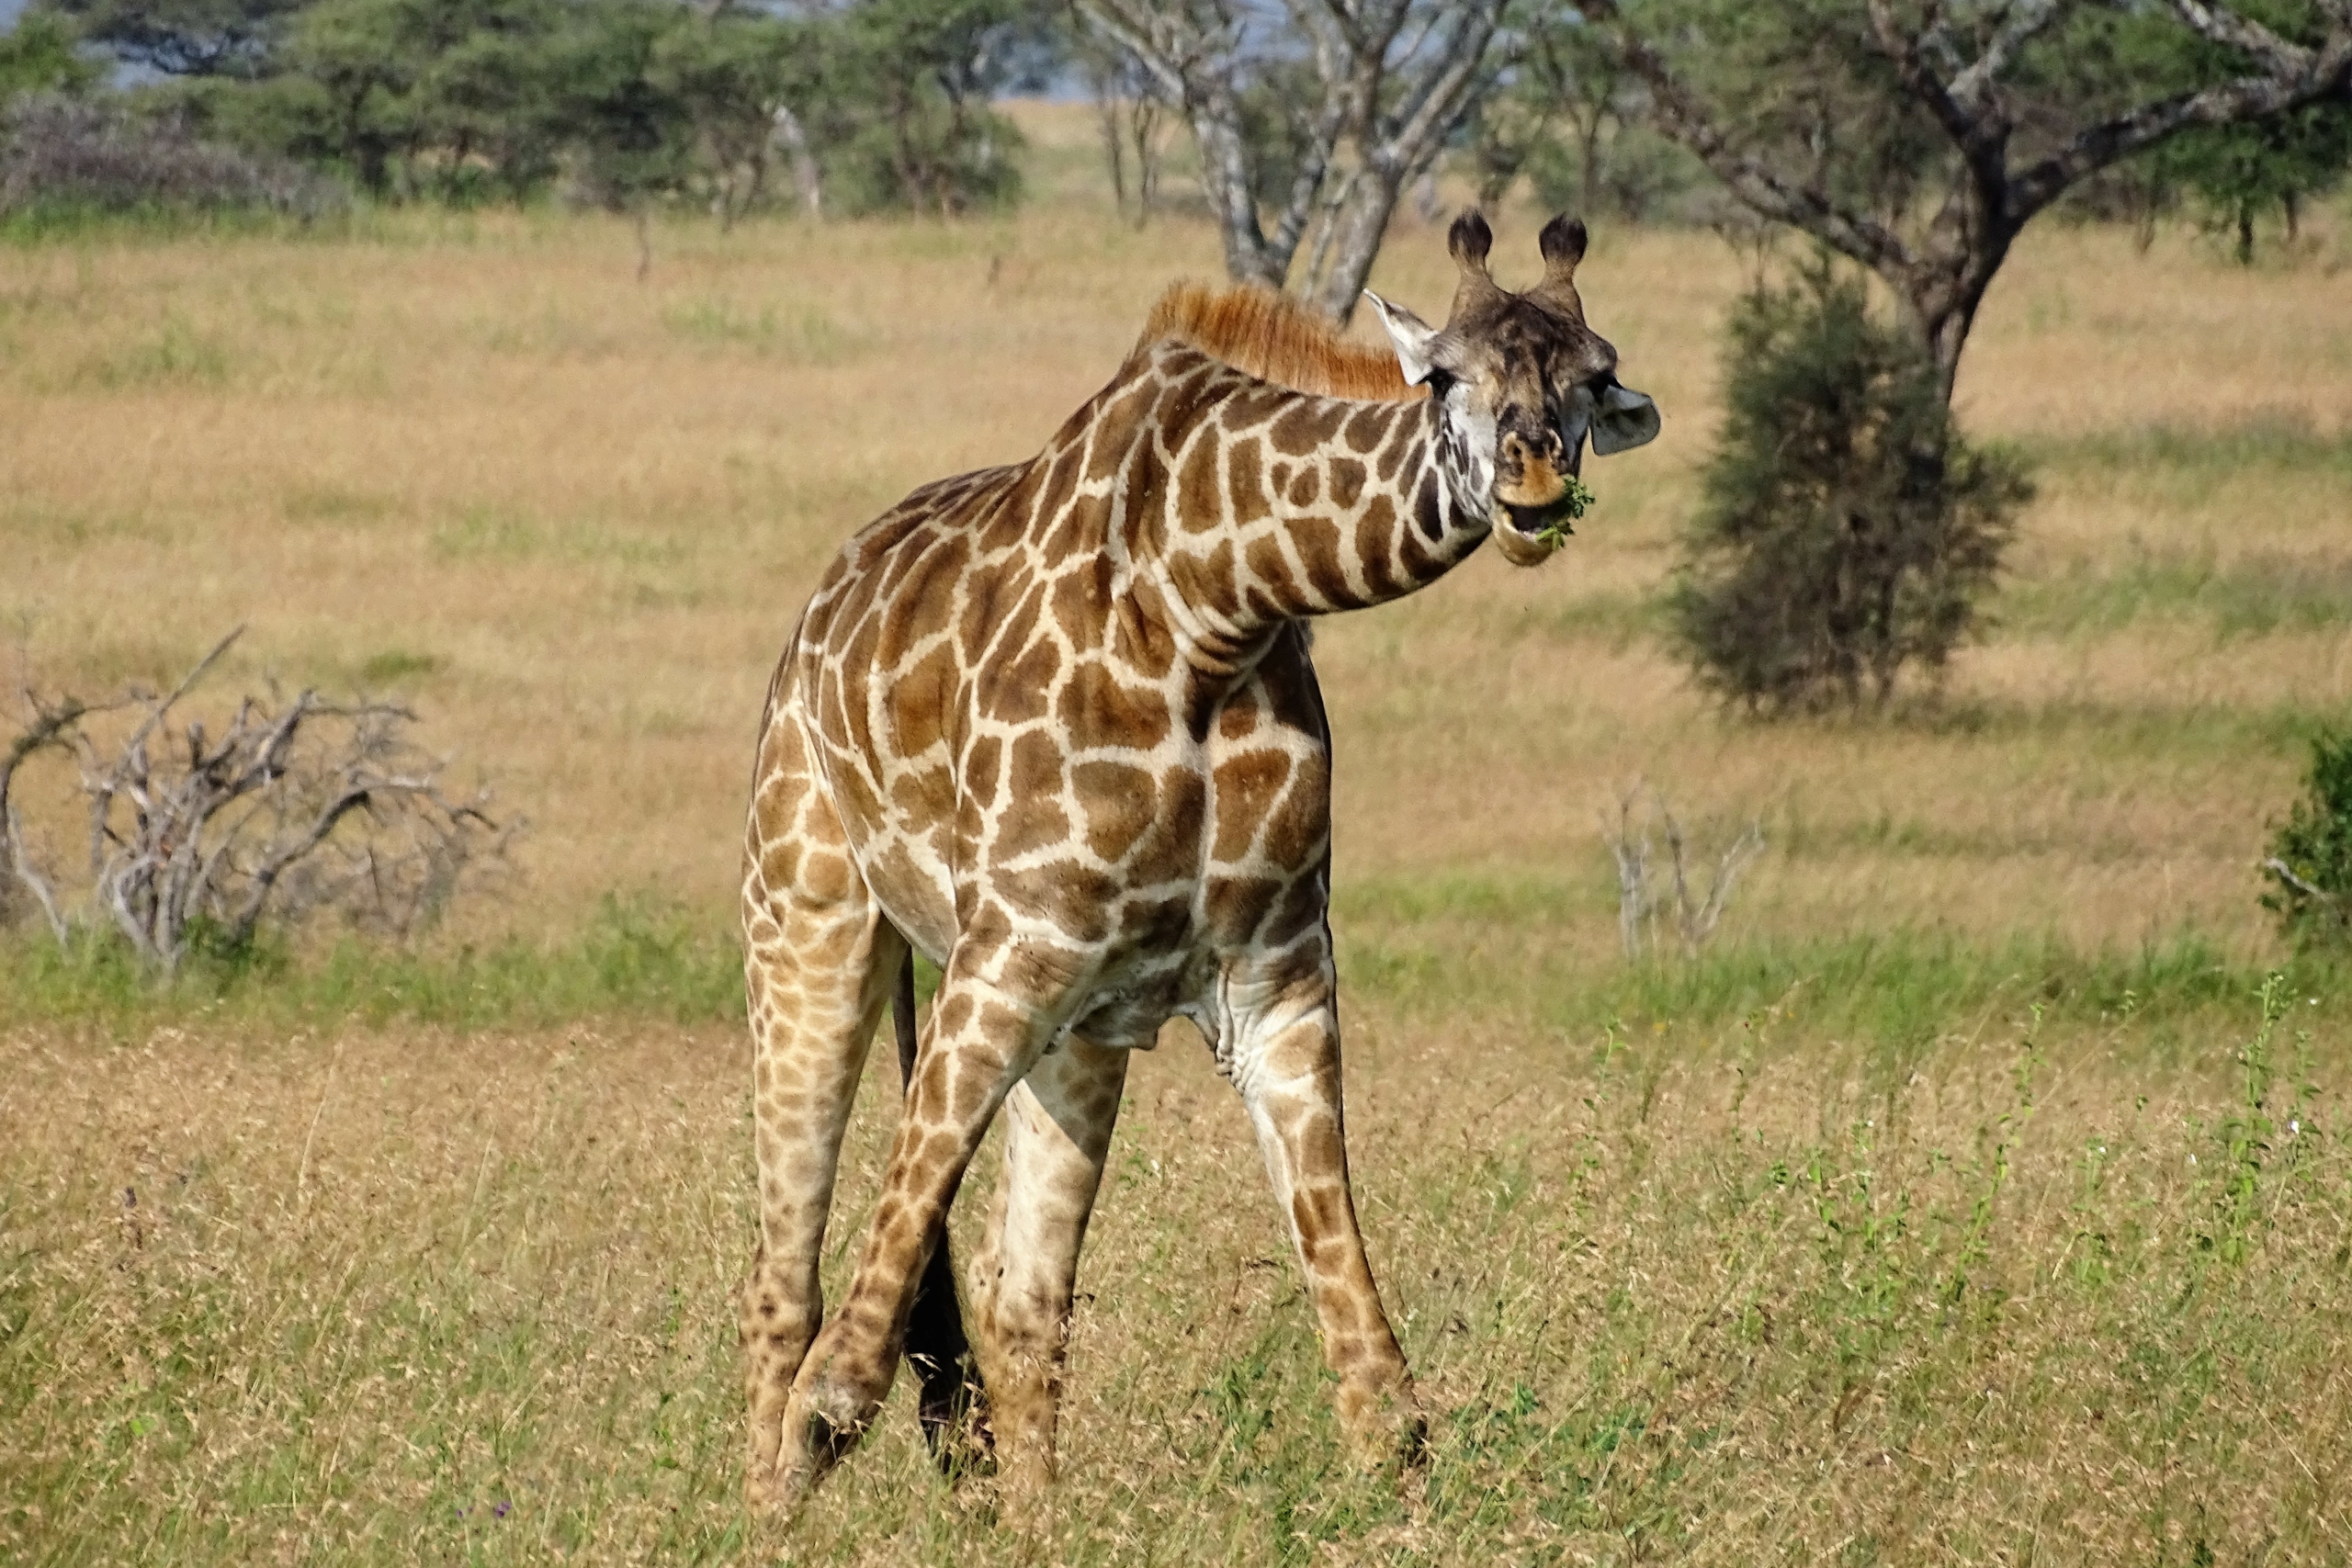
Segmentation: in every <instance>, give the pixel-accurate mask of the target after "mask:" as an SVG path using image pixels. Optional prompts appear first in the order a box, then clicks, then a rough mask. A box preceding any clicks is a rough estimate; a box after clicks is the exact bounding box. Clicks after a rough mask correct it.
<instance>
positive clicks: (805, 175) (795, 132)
mask: <svg viewBox="0 0 2352 1568" xmlns="http://www.w3.org/2000/svg"><path fill="white" fill-rule="evenodd" d="M769 122H770V123H771V124H772V125H773V126H774V127H775V134H774V137H773V140H774V141H775V143H776V145H778V146H780V147H782V148H783V149H784V152H785V156H786V157H787V158H789V159H790V160H791V161H792V183H793V185H794V186H795V187H797V189H798V190H799V192H800V208H801V210H802V211H804V212H806V213H808V214H809V217H811V218H816V219H821V218H823V217H824V216H825V186H824V181H823V180H822V179H821V178H820V177H819V175H818V173H817V160H816V159H815V158H814V157H813V156H811V155H810V153H809V136H808V133H807V132H806V131H804V130H801V129H800V117H799V116H797V115H796V114H794V113H793V112H792V107H791V106H790V105H788V104H778V105H776V107H775V114H773V115H771V116H770V117H769Z"/></svg>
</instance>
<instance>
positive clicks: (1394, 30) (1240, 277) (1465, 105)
mask: <svg viewBox="0 0 2352 1568" xmlns="http://www.w3.org/2000/svg"><path fill="white" fill-rule="evenodd" d="M1286 4H1287V5H1288V7H1289V10H1290V14H1291V17H1292V19H1293V20H1294V21H1295V23H1296V24H1297V27H1298V30H1299V32H1300V33H1301V34H1302V35H1303V36H1304V37H1305V38H1306V39H1307V40H1308V41H1309V42H1310V43H1311V44H1312V45H1313V57H1314V61H1315V69H1316V73H1317V76H1318V77H1319V78H1320V80H1321V83H1322V101H1321V102H1320V103H1319V104H1318V105H1316V106H1315V107H1314V109H1313V112H1312V113H1311V114H1310V115H1308V116H1307V117H1306V129H1307V132H1308V134H1307V137H1306V147H1305V149H1304V150H1303V152H1302V154H1301V157H1300V159H1299V166H1298V172H1297V175H1296V177H1295V178H1294V179H1293V181H1292V182H1291V188H1290V190H1289V192H1288V194H1287V197H1286V198H1285V199H1284V201H1283V207H1282V209H1281V212H1280V215H1279V217H1278V218H1277V220H1276V221H1275V224H1274V228H1273V231H1272V233H1271V234H1269V233H1268V232H1267V231H1266V230H1265V228H1264V227H1263V226H1262V224H1261V221H1260V219H1259V213H1258V186H1259V180H1258V178H1257V175H1258V172H1259V171H1258V164H1257V158H1256V150H1255V149H1254V148H1252V147H1251V146H1250V144H1249V141H1248V139H1247V138H1246V137H1244V136H1243V135H1242V131H1241V123H1242V122H1241V110H1240V96H1239V95H1240V92H1241V84H1242V77H1243V74H1244V73H1245V71H1246V70H1247V69H1248V65H1247V62H1245V60H1244V58H1243V44H1244V41H1245V38H1246V36H1247V34H1248V31H1249V28H1248V27H1247V26H1246V25H1245V24H1246V23H1248V22H1249V20H1250V18H1249V17H1247V16H1245V15H1244V12H1245V9H1246V7H1244V6H1239V5H1238V4H1236V3H1234V0H1189V3H1187V0H1078V9H1079V12H1080V15H1081V16H1083V17H1085V18H1086V20H1087V21H1088V23H1089V24H1090V25H1091V26H1092V27H1093V28H1095V29H1096V30H1097V31H1098V32H1100V33H1101V34H1103V36H1104V37H1105V38H1107V39H1110V40H1111V41H1112V42H1113V43H1114V44H1116V45H1118V46H1119V47H1120V48H1122V49H1124V50H1125V51H1127V52H1128V53H1129V54H1130V55H1132V56H1133V57H1134V58H1135V59H1136V61H1137V62H1139V63H1140V64H1141V65H1142V66H1143V68H1144V69H1145V70H1146V71H1147V72H1148V73H1150V75H1151V77H1152V79H1153V80H1154V81H1156V82H1157V83H1158V84H1159V87H1160V89H1161V91H1163V92H1164V93H1165V94H1166V95H1167V96H1168V97H1169V98H1170V100H1171V101H1173V102H1174V103H1176V104H1177V105H1178V106H1180V107H1181V108H1182V111H1183V114H1184V117H1185V118H1186V120H1187V122H1188V123H1189V124H1190V125H1191V127H1192V131H1193V141H1194V143H1195V144H1196V145H1197V146H1198V148H1199V149H1200V154H1201V184H1202V186H1203V188H1204V191H1205V192H1206V194H1207V196H1208V198H1209V205H1210V208H1211V209H1213V210H1214V211H1215V212H1216V219H1217V230H1218V233H1219V235H1220V236H1221V238H1222V239H1223V242H1224V247H1225V266H1226V273H1227V276H1230V277H1232V278H1233V279H1234V280H1235V281H1236V282H1239V283H1257V284H1261V285H1263V286H1264V287H1267V288H1283V286H1284V285H1285V284H1286V283H1288V282H1291V281H1293V279H1292V276H1291V273H1292V265H1291V264H1292V261H1293V259H1294V258H1295V256H1296V254H1297V253H1298V246H1299V243H1300V242H1301V241H1302V240H1303V239H1305V238H1306V235H1307V232H1308V230H1309V227H1310V225H1312V224H1313V223H1314V222H1315V221H1316V220H1317V216H1318V214H1320V215H1322V216H1323V217H1324V218H1325V219H1326V220H1327V221H1328V227H1326V228H1324V229H1322V230H1321V231H1318V232H1317V236H1316V242H1315V244H1314V246H1313V247H1312V251H1311V255H1312V258H1313V259H1311V260H1310V263H1309V265H1308V268H1307V276H1306V277H1305V278H1303V279H1299V280H1296V281H1297V282H1298V284H1299V288H1300V291H1301V292H1302V293H1304V294H1305V295H1306V297H1307V298H1309V299H1313V300H1314V301H1315V302H1316V303H1317V305H1319V306H1321V307H1322V309H1324V310H1327V311H1329V313H1331V314H1332V315H1334V316H1338V317H1340V318H1341V319H1345V317H1346V316H1347V315H1348V313H1349V312H1350V311H1351V310H1354V308H1355V301H1356V298H1357V296H1358V295H1359V294H1360V293H1361V291H1362V289H1363V280H1364V278H1365V276H1367V275H1368V274H1369V273H1370V271H1371V269H1372V262H1373V258H1374V255H1376V254H1378V252H1379V248H1380V239H1381V236H1382V234H1383V233H1385V231H1386V229H1387V226H1388V219H1389V215H1390V214H1391V213H1392V212H1394V211H1395V210H1396V207H1397V196H1398V193H1399V192H1400V191H1402V190H1403V188H1404V186H1405V184H1406V182H1407V181H1408V179H1410V178H1411V177H1412V176H1413V175H1416V174H1418V173H1419V172H1420V171H1421V170H1422V169H1424V168H1427V167H1428V166H1429V164H1430V163H1431V162H1432V161H1433V160H1434V159H1435V158H1436V156H1437V153H1438V152H1439V150H1440V149H1441V148H1442V146H1443V144H1444V141H1445V139H1446V137H1447V136H1449V135H1451V134H1452V132H1453V129H1454V127H1455V126H1457V125H1459V124H1460V123H1461V122H1462V118H1463V116H1464V115H1465V114H1466V113H1468V112H1469V110H1470V108H1471V107H1472V106H1473V105H1474V104H1475V103H1476V101H1477V99H1478V96H1480V94H1482V93H1483V92H1485V91H1486V90H1487V89H1488V88H1489V87H1490V86H1491V85H1492V84H1493V76H1494V67H1493V62H1491V61H1490V59H1489V55H1490V53H1491V52H1492V51H1491V46H1492V44H1493V42H1494V39H1495V34H1496V29H1497V27H1498V24H1499V22H1500V19H1501V15H1502V10H1503V6H1504V0H1456V3H1454V4H1451V5H1447V6H1417V5H1416V4H1415V0H1362V3H1361V4H1357V5H1352V6H1331V5H1324V4H1320V3H1318V0H1286ZM1400 40H1402V45H1403V47H1402V48H1401V50H1400V49H1399V44H1400ZM1392 54H1395V55H1397V58H1396V59H1394V60H1392V59H1391V55H1392ZM1343 142H1348V143H1352V144H1353V147H1354V149H1355V154H1356V156H1355V158H1354V159H1353V161H1352V167H1351V169H1350V170H1348V171H1347V172H1346V173H1341V172H1340V167H1339V164H1338V162H1337V158H1336V154H1337V153H1338V152H1339V150H1340V146H1341V144H1342V143H1343ZM1334 179H1338V180H1340V181H1341V182H1342V185H1341V188H1340V189H1339V190H1337V191H1333V190H1331V189H1330V188H1329V186H1330V184H1331V182H1332V181H1333V180H1334Z"/></svg>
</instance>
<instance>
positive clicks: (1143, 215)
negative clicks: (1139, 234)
mask: <svg viewBox="0 0 2352 1568" xmlns="http://www.w3.org/2000/svg"><path fill="white" fill-rule="evenodd" d="M1127 130H1128V133H1129V134H1130V135H1131V136H1132V137H1133V138H1134V139H1135V147H1136V228H1138V229H1140V228H1142V227H1143V226H1144V224H1145V223H1146V222H1147V221H1148V220H1150V217H1151V209H1152V206H1153V204H1154V203H1156V202H1157V201H1159V103H1158V102H1157V101H1156V100H1154V99H1151V98H1148V97H1139V98H1136V100H1135V101H1134V102H1133V103H1131V104H1129V105H1128V106H1127Z"/></svg>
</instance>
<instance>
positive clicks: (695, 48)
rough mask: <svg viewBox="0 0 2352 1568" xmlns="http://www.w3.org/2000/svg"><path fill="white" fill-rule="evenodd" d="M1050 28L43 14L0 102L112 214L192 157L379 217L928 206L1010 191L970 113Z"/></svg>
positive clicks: (282, 10)
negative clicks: (110, 180)
mask: <svg viewBox="0 0 2352 1568" xmlns="http://www.w3.org/2000/svg"><path fill="white" fill-rule="evenodd" d="M1054 24H1055V17H1054V12H1053V10H1052V9H1051V8H1050V7H1048V6H1044V5H1041V4H1040V3H1038V0H854V3H852V4H847V5H841V6H825V7H811V8H808V9H804V10H799V11H796V12H794V13H791V14H777V13H774V12H770V11H766V10H757V9H748V8H743V7H741V6H730V5H728V4H726V3H725V0H718V3H716V4H711V3H697V4H689V3H686V0H55V3H54V4H52V5H49V6H42V7H40V8H37V9H35V10H33V11H30V12H28V13H27V15H26V16H25V17H24V18H22V19H21V20H20V22H19V24H18V26H17V28H16V29H15V30H14V31H13V32H12V33H9V34H6V35H0V100H14V107H13V108H12V110H11V119H12V122H13V124H12V139H13V141H14V142H15V143H16V144H17V156H16V159H15V162H16V163H17V164H19V165H22V164H25V163H26V161H27V159H28V157H30V158H32V160H33V161H34V162H35V163H36V164H40V166H41V167H42V168H46V169H48V170H50V171H51V173H52V174H54V173H55V172H56V171H59V170H61V169H71V170H74V171H79V175H77V177H85V176H87V175H90V174H91V173H92V172H93V171H96V173H97V174H99V175H106V174H107V172H108V171H111V172H112V175H113V177H115V178H117V180H118V182H123V181H127V182H128V186H126V187H125V189H126V191H127V193H128V195H129V196H130V197H136V196H137V194H138V191H137V189H136V188H132V187H136V186H138V185H139V183H140V180H141V178H143V177H145V175H143V174H142V172H141V169H139V168H136V167H133V166H132V165H136V164H140V162H141V158H142V157H144V158H147V159H149V160H150V161H153V160H154V159H161V160H163V161H164V162H167V163H169V162H173V161H174V160H176V161H177V163H178V164H185V163H186V162H187V158H188V157H189V156H190V155H191V149H193V148H203V149H206V150H226V151H233V152H237V153H240V154H243V155H244V156H245V157H246V158H247V159H249V160H252V161H253V162H254V166H255V169H256V171H260V173H259V174H258V175H257V179H258V182H259V186H266V187H268V188H270V189H279V188H284V189H291V188H292V186H291V185H290V184H289V183H288V181H286V180H285V179H283V178H279V179H277V180H276V181H275V182H272V181H271V180H270V179H269V178H268V177H267V175H266V171H267V170H269V169H270V168H272V167H277V168H281V169H282V168H285V167H288V166H299V167H300V168H301V169H304V170H308V171H316V172H318V173H322V174H325V175H332V176H334V178H335V179H336V180H337V181H338V182H339V183H340V184H341V185H342V186H345V187H347V188H350V189H355V190H357V191H361V192H365V193H367V194H368V195H369V196H371V197H378V198H386V199H435V200H442V201H448V202H454V203H469V202H487V201H509V200H526V199H529V198H532V197H539V196H543V195H548V194H553V195H558V196H561V197H567V198H569V199H572V200H577V201H582V202H587V203H593V204H595V205H600V206H605V207H611V208H616V209H628V208H634V207H639V206H641V205H642V204H644V203H647V202H649V201H652V200H657V199H659V200H673V201H674V200H686V201H692V202H695V203H699V204H702V205H705V206H707V207H708V208H709V209H711V210H713V211H715V212H718V214H720V215H721V216H722V217H724V218H731V217H733V216H734V215H736V214H738V213H741V212H742V211H745V210H747V209H751V208H753V207H755V206H759V205H763V204H770V205H774V204H793V205H797V206H802V207H807V208H812V209H814V208H820V207H821V208H823V209H831V210H839V211H843V212H863V211H872V210H877V209H890V208H898V209H916V210H927V211H933V212H943V213H946V212H956V211H961V210H966V209H973V208H978V207H988V206H992V205H998V204H1002V203H1005V202H1008V201H1010V200H1012V199H1013V198H1015V197H1017V196H1018V194H1019V190H1020V170H1019V164H1018V162H1017V160H1016V159H1015V158H1014V157H1013V156H1012V153H1013V152H1014V151H1015V150H1016V149H1017V148H1018V146H1019V134H1018V132H1017V131H1016V130H1014V129H1013V127H1012V124H1011V123H1010V122H1009V121H1008V120H1006V119H1005V118H1003V117H1002V116H1001V115H999V114H997V113H995V112H994V111H992V110H991V108H990V107H989V104H990V102H991V100H992V99H994V98H995V97H996V96H999V95H1001V94H1003V93H1007V92H1012V91H1021V90H1035V89H1036V88H1038V87H1040V86H1042V85H1044V82H1045V80H1046V78H1047V77H1048V76H1049V75H1050V74H1051V73H1052V72H1053V70H1054V69H1055V68H1056V62H1057V58H1058V45H1057V40H1056V36H1055V32H1054ZM101 51H102V54H103V56H111V57H112V59H113V60H114V61H116V62H119V63H120V65H121V66H122V67H123V69H120V70H118V71H116V72H113V73H107V72H106V71H105V70H104V69H103V63H102V61H94V60H93V58H92V56H93V54H94V53H97V52H101ZM109 75H111V76H112V78H113V81H114V83H115V84H116V85H112V86H109V85H107V78H108V76H109ZM28 143H29V145H28ZM24 177H26V178H34V177H39V176H38V175H27V176H24ZM85 183H86V177H85ZM5 195H6V193H5V192H0V197H5ZM105 204H106V205H123V204H128V203H127V202H121V201H118V202H107V203H105ZM279 205H285V203H282V202H281V203H279Z"/></svg>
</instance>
